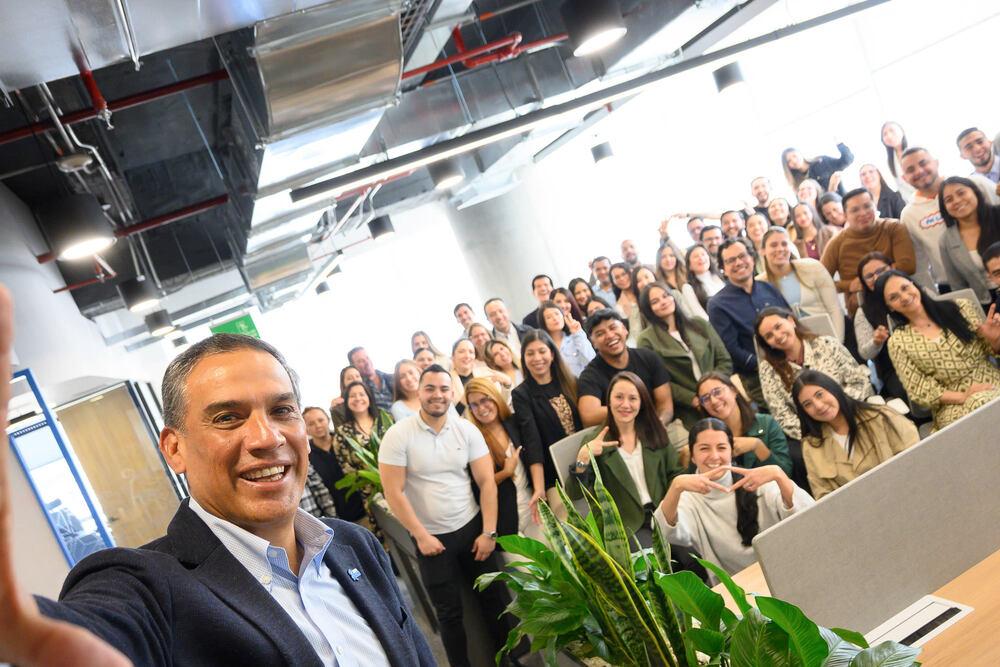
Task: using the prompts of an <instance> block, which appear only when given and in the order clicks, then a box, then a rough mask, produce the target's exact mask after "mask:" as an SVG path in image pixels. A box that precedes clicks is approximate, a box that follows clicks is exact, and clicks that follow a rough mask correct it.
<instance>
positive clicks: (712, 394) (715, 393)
mask: <svg viewBox="0 0 1000 667" xmlns="http://www.w3.org/2000/svg"><path fill="white" fill-rule="evenodd" d="M725 390H726V388H725V387H716V388H715V389H713V390H712V391H706V392H705V393H704V394H702V395H701V396H699V397H698V401H699V402H700V403H701V404H702V405H704V404H705V403H708V402H709V401H710V400H712V399H713V398H721V397H722V393H723V392H724V391H725Z"/></svg>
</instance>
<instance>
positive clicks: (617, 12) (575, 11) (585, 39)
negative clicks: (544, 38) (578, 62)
mask: <svg viewBox="0 0 1000 667" xmlns="http://www.w3.org/2000/svg"><path fill="white" fill-rule="evenodd" d="M559 13H561V14H562V18H563V23H565V24H566V32H568V33H569V42H570V44H571V45H572V46H573V55H574V56H576V57H577V58H579V57H582V56H589V55H592V54H594V53H597V52H598V51H600V50H602V49H606V48H607V47H609V46H611V45H612V44H614V43H615V42H617V41H618V40H619V39H621V38H622V37H624V36H625V33H626V32H628V28H626V27H625V21H624V20H623V19H622V11H621V8H620V7H619V6H618V0H567V1H566V2H564V3H563V4H562V7H560V8H559Z"/></svg>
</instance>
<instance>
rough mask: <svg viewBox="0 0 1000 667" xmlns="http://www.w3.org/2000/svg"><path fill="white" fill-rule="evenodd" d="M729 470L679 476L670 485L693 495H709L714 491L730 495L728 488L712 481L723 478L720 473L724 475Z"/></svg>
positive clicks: (725, 468) (721, 469)
mask: <svg viewBox="0 0 1000 667" xmlns="http://www.w3.org/2000/svg"><path fill="white" fill-rule="evenodd" d="M727 470H729V468H728V467H727V466H723V467H722V468H715V469H714V470H709V471H707V472H702V473H693V474H690V475H678V476H677V477H674V481H672V482H671V483H670V486H671V487H675V486H676V488H677V490H678V491H690V492H691V493H700V494H702V495H704V494H706V493H709V492H710V491H712V490H713V489H714V490H716V491H722V492H724V493H729V488H728V487H725V486H723V485H721V484H719V483H718V482H716V481H714V480H713V479H712V478H713V477H714V478H715V479H718V478H719V477H721V475H720V473H723V474H724V473H725V472H726V471H727Z"/></svg>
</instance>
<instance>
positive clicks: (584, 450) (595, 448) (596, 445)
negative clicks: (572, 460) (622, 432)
mask: <svg viewBox="0 0 1000 667" xmlns="http://www.w3.org/2000/svg"><path fill="white" fill-rule="evenodd" d="M607 434H608V427H607V426H605V427H604V428H603V429H601V432H600V433H598V434H597V436H596V437H595V438H594V439H593V440H591V441H590V442H588V443H586V444H584V446H583V447H581V448H580V451H579V452H577V454H576V460H577V461H583V462H584V463H586V462H587V461H589V460H590V455H591V454H593V455H594V457H598V456H600V455H601V454H603V453H604V448H605V447H617V446H618V441H617V440H605V439H604V437H605V436H606V435H607ZM588 447H589V449H588Z"/></svg>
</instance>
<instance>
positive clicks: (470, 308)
mask: <svg viewBox="0 0 1000 667" xmlns="http://www.w3.org/2000/svg"><path fill="white" fill-rule="evenodd" d="M462 306H465V307H466V308H468V309H469V310H472V306H470V305H469V304H467V303H460V304H458V305H456V306H455V307H454V308H452V310H451V314H452V315H458V309H459V308H461V307H462Z"/></svg>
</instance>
